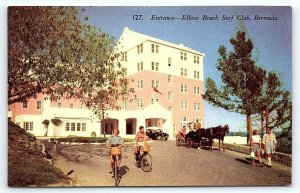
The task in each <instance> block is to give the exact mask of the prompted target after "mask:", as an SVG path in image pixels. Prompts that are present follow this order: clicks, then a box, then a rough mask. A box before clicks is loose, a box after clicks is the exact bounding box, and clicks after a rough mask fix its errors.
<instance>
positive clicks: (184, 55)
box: [180, 52, 187, 61]
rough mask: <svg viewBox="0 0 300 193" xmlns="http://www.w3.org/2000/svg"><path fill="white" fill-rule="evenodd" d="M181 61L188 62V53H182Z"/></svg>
mask: <svg viewBox="0 0 300 193" xmlns="http://www.w3.org/2000/svg"><path fill="white" fill-rule="evenodd" d="M180 59H181V60H185V61H186V60H187V53H186V52H180Z"/></svg>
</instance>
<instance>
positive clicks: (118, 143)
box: [106, 128, 124, 173]
mask: <svg viewBox="0 0 300 193" xmlns="http://www.w3.org/2000/svg"><path fill="white" fill-rule="evenodd" d="M119 133H120V132H119V129H118V128H114V129H113V133H112V135H111V136H109V137H108V139H107V140H106V145H107V147H108V148H109V147H120V148H121V147H122V146H123V144H124V140H123V139H122V137H121V136H119ZM110 151H111V150H109V155H110V167H111V170H110V171H109V173H112V171H113V164H114V160H113V156H112V155H111V152H110ZM117 156H118V170H119V168H120V165H121V159H122V154H120V155H117Z"/></svg>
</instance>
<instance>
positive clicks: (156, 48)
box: [151, 44, 159, 53]
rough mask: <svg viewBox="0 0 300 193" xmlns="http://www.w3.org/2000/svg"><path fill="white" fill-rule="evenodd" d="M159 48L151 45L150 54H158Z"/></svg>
mask: <svg viewBox="0 0 300 193" xmlns="http://www.w3.org/2000/svg"><path fill="white" fill-rule="evenodd" d="M158 50H159V46H158V45H155V44H151V52H152V53H158Z"/></svg>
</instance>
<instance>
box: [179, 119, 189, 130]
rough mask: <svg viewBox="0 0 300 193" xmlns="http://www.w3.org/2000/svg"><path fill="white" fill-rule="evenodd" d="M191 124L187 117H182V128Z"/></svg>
mask: <svg viewBox="0 0 300 193" xmlns="http://www.w3.org/2000/svg"><path fill="white" fill-rule="evenodd" d="M188 122H189V119H188V118H187V117H181V128H182V127H183V126H184V125H185V124H186V123H188Z"/></svg>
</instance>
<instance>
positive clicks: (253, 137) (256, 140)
mask: <svg viewBox="0 0 300 193" xmlns="http://www.w3.org/2000/svg"><path fill="white" fill-rule="evenodd" d="M260 140H261V139H260V136H259V135H252V143H260Z"/></svg>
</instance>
